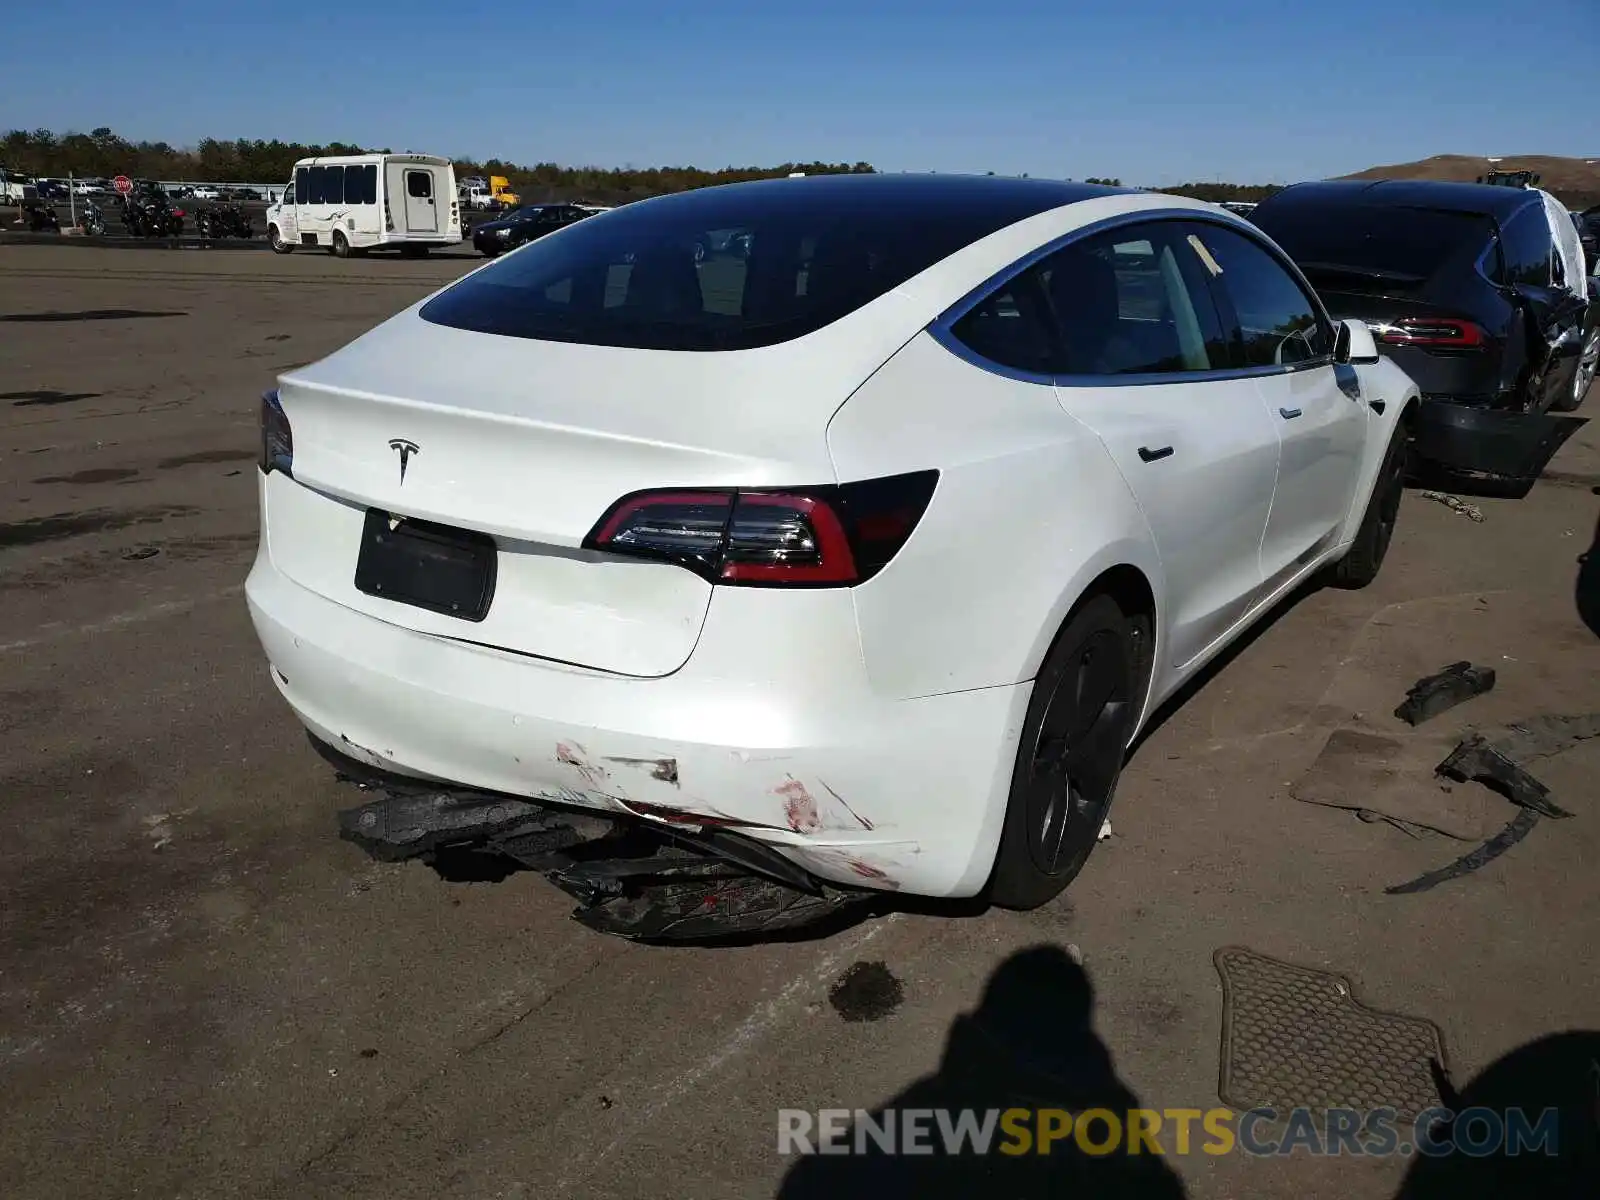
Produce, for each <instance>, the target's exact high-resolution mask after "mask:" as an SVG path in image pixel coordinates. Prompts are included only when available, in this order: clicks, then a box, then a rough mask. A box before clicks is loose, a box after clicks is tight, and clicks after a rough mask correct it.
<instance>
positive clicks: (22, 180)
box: [0, 167, 39, 205]
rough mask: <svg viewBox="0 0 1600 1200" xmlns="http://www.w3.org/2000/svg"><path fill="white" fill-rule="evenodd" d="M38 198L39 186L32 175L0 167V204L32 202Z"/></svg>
mask: <svg viewBox="0 0 1600 1200" xmlns="http://www.w3.org/2000/svg"><path fill="white" fill-rule="evenodd" d="M38 199H39V186H38V184H37V183H36V182H35V180H34V178H33V176H32V175H23V174H19V173H18V172H15V171H11V170H8V169H7V168H5V167H0V204H15V205H23V204H33V203H36V202H37V201H38Z"/></svg>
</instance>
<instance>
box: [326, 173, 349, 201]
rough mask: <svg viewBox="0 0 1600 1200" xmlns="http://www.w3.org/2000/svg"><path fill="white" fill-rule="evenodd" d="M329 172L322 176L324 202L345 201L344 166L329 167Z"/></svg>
mask: <svg viewBox="0 0 1600 1200" xmlns="http://www.w3.org/2000/svg"><path fill="white" fill-rule="evenodd" d="M326 170H327V172H328V173H327V174H326V175H324V176H323V177H322V202H323V203H324V204H343V203H344V168H343V167H328V168H326Z"/></svg>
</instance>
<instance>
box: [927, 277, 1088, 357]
mask: <svg viewBox="0 0 1600 1200" xmlns="http://www.w3.org/2000/svg"><path fill="white" fill-rule="evenodd" d="M950 332H951V333H952V334H954V335H955V337H956V338H957V339H958V340H959V341H960V342H961V343H962V344H963V345H965V346H966V347H967V348H968V349H969V350H971V351H972V352H973V353H974V354H976V355H978V356H979V357H980V358H985V359H988V360H989V361H990V362H992V363H997V364H999V365H1000V366H1002V367H1010V368H1011V369H1012V370H1014V371H1026V372H1028V373H1029V374H1032V375H1053V374H1056V373H1057V372H1058V371H1059V370H1060V367H1061V353H1060V347H1059V345H1058V343H1057V340H1056V335H1055V329H1054V328H1053V325H1052V322H1051V319H1050V313H1049V310H1048V308H1046V306H1045V301H1044V292H1043V291H1042V290H1041V289H1040V287H1039V272H1038V269H1037V268H1034V269H1031V270H1028V271H1025V272H1024V273H1023V274H1021V275H1019V276H1017V277H1016V278H1015V279H1013V280H1011V281H1010V282H1009V283H1007V284H1005V285H1003V286H1002V287H1000V288H999V289H998V290H996V291H993V292H990V293H989V295H988V296H986V297H984V299H983V300H981V301H979V302H978V303H977V304H976V305H974V306H973V307H972V308H971V309H970V310H969V311H968V312H967V314H966V315H965V316H964V317H962V318H961V319H960V320H959V321H957V322H956V323H955V324H954V325H953V326H952V327H951V329H950Z"/></svg>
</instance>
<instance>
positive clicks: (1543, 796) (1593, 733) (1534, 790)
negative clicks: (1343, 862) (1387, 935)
mask: <svg viewBox="0 0 1600 1200" xmlns="http://www.w3.org/2000/svg"><path fill="white" fill-rule="evenodd" d="M1593 737H1600V713H1584V714H1580V715H1578V716H1570V717H1563V716H1544V717H1533V718H1531V719H1529V720H1526V721H1521V722H1518V723H1517V724H1515V725H1508V726H1506V727H1505V729H1504V730H1502V731H1500V732H1499V734H1498V736H1495V737H1492V738H1491V737H1486V736H1484V735H1483V734H1478V733H1475V734H1472V735H1471V736H1470V737H1467V738H1465V739H1464V740H1462V741H1461V742H1460V743H1459V744H1458V745H1457V746H1456V748H1455V749H1454V750H1452V751H1451V752H1450V754H1449V755H1448V756H1447V757H1446V758H1445V760H1444V761H1443V762H1441V763H1440V764H1439V765H1438V766H1437V767H1435V768H1434V770H1435V773H1436V774H1438V775H1441V776H1443V777H1444V778H1446V779H1454V780H1456V781H1457V782H1462V783H1464V782H1466V781H1468V780H1475V781H1476V782H1478V783H1481V784H1483V785H1484V786H1485V787H1488V788H1490V789H1491V790H1493V791H1495V792H1498V793H1499V794H1500V795H1502V796H1504V797H1505V798H1506V799H1507V800H1510V801H1511V802H1512V803H1513V804H1515V805H1516V806H1517V814H1516V816H1514V817H1513V818H1512V819H1511V820H1510V822H1508V823H1507V825H1506V827H1505V828H1504V829H1502V830H1501V831H1500V832H1499V833H1497V834H1495V835H1494V837H1492V838H1490V839H1489V840H1488V841H1486V842H1484V843H1483V845H1481V846H1479V847H1478V848H1477V849H1475V850H1472V851H1471V852H1469V853H1467V854H1464V855H1462V856H1461V857H1460V858H1458V859H1456V861H1455V862H1453V863H1450V864H1449V865H1447V866H1443V867H1440V868H1438V869H1437V870H1433V871H1429V872H1428V873H1427V874H1425V875H1421V876H1419V877H1418V878H1416V879H1413V880H1411V881H1410V882H1408V883H1402V884H1398V885H1396V886H1395V887H1391V888H1385V889H1384V891H1385V892H1387V893H1388V894H1389V895H1391V896H1409V895H1415V894H1416V893H1417V892H1425V891H1428V890H1429V889H1430V888H1435V887H1437V886H1438V885H1439V884H1441V883H1444V882H1446V881H1448V880H1451V879H1457V878H1460V877H1461V876H1462V875H1468V874H1470V873H1472V872H1473V871H1476V870H1479V869H1480V868H1482V867H1484V866H1487V865H1488V864H1489V863H1492V862H1493V861H1494V860H1495V859H1497V858H1499V857H1500V856H1501V855H1502V854H1504V853H1505V852H1506V851H1507V850H1509V849H1511V847H1513V846H1515V845H1516V844H1517V843H1518V842H1520V841H1522V839H1523V838H1525V837H1527V836H1528V834H1529V833H1530V832H1532V830H1533V827H1534V826H1535V825H1537V824H1538V823H1539V819H1540V818H1541V817H1551V818H1553V819H1556V820H1562V819H1565V818H1567V817H1570V816H1572V815H1573V814H1572V813H1570V812H1568V811H1567V810H1566V809H1564V808H1562V807H1561V806H1560V805H1559V804H1557V803H1556V802H1555V801H1554V800H1552V799H1551V798H1550V789H1549V788H1547V787H1546V786H1545V785H1544V784H1542V783H1540V782H1539V780H1537V779H1535V778H1534V777H1533V775H1532V774H1530V773H1529V772H1528V770H1527V769H1526V768H1525V767H1524V766H1522V761H1526V760H1529V759H1536V758H1549V757H1550V756H1551V755H1554V754H1560V753H1561V752H1562V751H1564V750H1570V749H1571V748H1572V747H1573V746H1576V745H1577V744H1578V743H1579V742H1583V741H1587V740H1588V739H1589V738H1593Z"/></svg>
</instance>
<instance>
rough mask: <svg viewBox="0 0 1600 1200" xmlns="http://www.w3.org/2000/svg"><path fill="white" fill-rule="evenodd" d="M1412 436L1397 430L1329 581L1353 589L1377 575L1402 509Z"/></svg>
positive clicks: (1390, 440)
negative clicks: (1347, 546)
mask: <svg viewBox="0 0 1600 1200" xmlns="http://www.w3.org/2000/svg"><path fill="white" fill-rule="evenodd" d="M1410 444H1411V443H1410V438H1409V437H1408V436H1407V434H1406V429H1405V426H1404V425H1401V426H1400V427H1399V428H1398V429H1396V430H1395V432H1394V436H1393V437H1392V438H1390V439H1389V447H1388V449H1387V450H1385V451H1384V454H1383V462H1382V463H1381V464H1380V465H1379V467H1378V478H1377V480H1376V481H1375V482H1374V483H1373V485H1372V495H1371V496H1369V497H1367V511H1366V512H1364V513H1362V514H1361V526H1360V528H1358V529H1357V530H1356V536H1355V541H1353V542H1351V543H1350V549H1349V550H1348V551H1347V552H1346V553H1345V556H1344V557H1343V558H1341V559H1340V560H1339V561H1338V562H1336V563H1334V565H1333V567H1332V569H1331V570H1330V571H1329V572H1328V583H1329V584H1330V585H1331V586H1333V587H1336V588H1345V589H1348V590H1351V591H1354V590H1356V589H1358V588H1364V587H1366V586H1367V584H1369V583H1371V582H1372V581H1373V580H1374V579H1376V578H1377V577H1378V572H1379V570H1381V569H1382V567H1383V560H1384V556H1385V555H1387V554H1388V553H1389V543H1390V541H1391V540H1392V539H1393V538H1394V526H1395V519H1396V517H1397V516H1398V515H1399V512H1400V497H1401V495H1402V494H1403V493H1404V491H1405V482H1406V461H1407V458H1408V454H1407V450H1408V448H1409V446H1410Z"/></svg>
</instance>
